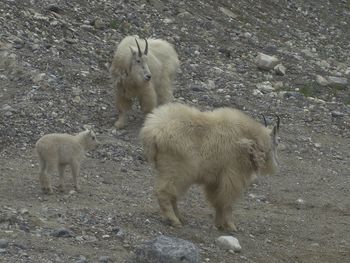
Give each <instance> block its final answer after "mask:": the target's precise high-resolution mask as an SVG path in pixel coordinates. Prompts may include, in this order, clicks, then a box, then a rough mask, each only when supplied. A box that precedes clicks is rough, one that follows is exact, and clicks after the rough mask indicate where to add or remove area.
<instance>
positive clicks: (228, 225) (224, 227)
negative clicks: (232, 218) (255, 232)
mask: <svg viewBox="0 0 350 263" xmlns="http://www.w3.org/2000/svg"><path fill="white" fill-rule="evenodd" d="M216 227H217V228H218V229H219V230H222V231H229V232H237V227H236V225H235V224H234V223H233V222H227V223H224V224H220V225H216Z"/></svg>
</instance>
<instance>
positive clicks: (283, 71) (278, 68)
mask: <svg viewBox="0 0 350 263" xmlns="http://www.w3.org/2000/svg"><path fill="white" fill-rule="evenodd" d="M273 69H274V71H275V73H276V74H277V75H280V76H284V75H286V67H285V66H283V65H282V64H278V65H277V66H275V67H274V68H273Z"/></svg>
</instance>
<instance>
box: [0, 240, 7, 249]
mask: <svg viewBox="0 0 350 263" xmlns="http://www.w3.org/2000/svg"><path fill="white" fill-rule="evenodd" d="M8 245H9V242H8V241H7V240H6V239H0V248H7V246H8Z"/></svg>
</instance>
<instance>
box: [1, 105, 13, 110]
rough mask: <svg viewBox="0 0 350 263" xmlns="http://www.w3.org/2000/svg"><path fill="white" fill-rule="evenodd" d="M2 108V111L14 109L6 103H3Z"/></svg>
mask: <svg viewBox="0 0 350 263" xmlns="http://www.w3.org/2000/svg"><path fill="white" fill-rule="evenodd" d="M2 110H3V111H14V109H13V108H12V107H11V106H10V105H8V104H5V105H4V106H3V107H2Z"/></svg>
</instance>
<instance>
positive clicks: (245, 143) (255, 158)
mask: <svg viewBox="0 0 350 263" xmlns="http://www.w3.org/2000/svg"><path fill="white" fill-rule="evenodd" d="M238 143H239V146H240V148H241V151H242V153H243V154H246V155H247V156H248V159H249V161H250V162H251V165H252V166H253V167H254V168H255V169H256V170H260V169H262V168H263V167H264V165H265V152H264V151H263V150H261V149H260V148H259V147H258V145H257V143H256V142H254V141H253V140H249V139H241V140H239V142H238Z"/></svg>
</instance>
